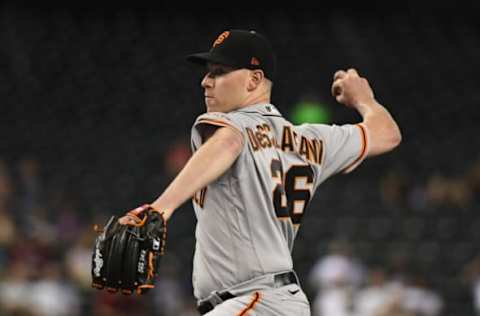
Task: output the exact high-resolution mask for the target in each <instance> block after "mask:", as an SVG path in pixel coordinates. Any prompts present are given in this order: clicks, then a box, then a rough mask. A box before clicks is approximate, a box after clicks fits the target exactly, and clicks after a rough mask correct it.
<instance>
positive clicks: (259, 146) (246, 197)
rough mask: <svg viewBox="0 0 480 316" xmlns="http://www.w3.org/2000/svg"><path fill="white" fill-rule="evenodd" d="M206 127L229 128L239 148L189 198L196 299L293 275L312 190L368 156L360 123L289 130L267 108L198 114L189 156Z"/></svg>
mask: <svg viewBox="0 0 480 316" xmlns="http://www.w3.org/2000/svg"><path fill="white" fill-rule="evenodd" d="M208 125H213V126H220V127H222V126H224V127H229V128H233V129H234V130H236V131H238V132H239V133H241V134H242V136H243V139H244V146H243V149H242V152H241V153H240V155H239V156H238V158H237V160H236V161H235V163H234V164H233V165H232V167H231V168H230V169H229V170H228V171H226V172H225V173H224V174H223V175H222V176H221V177H220V178H218V179H217V180H216V181H214V182H212V183H210V184H209V185H208V186H207V187H206V188H204V189H203V190H201V191H199V192H197V193H196V194H195V196H194V198H193V205H194V209H195V214H196V216H197V220H198V222H197V227H196V232H195V236H196V248H195V256H194V263H193V286H194V295H195V297H196V298H197V299H202V298H205V297H207V296H208V295H209V294H210V293H211V292H212V291H215V290H223V289H227V288H229V287H231V286H233V285H235V284H238V283H240V282H243V281H246V280H249V279H252V278H255V277H258V276H260V275H263V274H267V273H275V272H279V271H287V270H291V269H292V268H293V264H292V257H291V251H292V248H293V243H294V240H295V235H296V233H297V230H298V228H299V225H300V222H301V218H302V216H303V214H304V212H305V208H306V207H307V204H308V202H309V201H310V199H311V197H312V196H313V194H314V192H315V190H316V189H317V187H318V186H319V185H320V183H322V182H323V181H324V180H325V179H327V178H328V177H330V176H331V175H333V174H335V173H338V172H344V173H347V172H350V171H352V170H353V169H354V168H355V167H356V166H357V165H359V164H360V162H361V161H362V160H363V159H364V158H365V156H366V154H367V152H368V148H367V139H368V135H367V130H366V128H365V126H363V125H362V124H356V125H342V126H337V125H323V124H303V125H298V126H295V125H292V124H291V123H290V122H289V121H287V120H286V119H284V118H283V117H282V115H281V114H280V112H279V111H278V110H277V109H276V108H275V107H274V106H273V105H271V104H257V105H253V106H249V107H246V108H242V109H239V110H236V111H232V112H229V113H219V112H212V113H205V114H203V115H200V116H199V117H198V118H197V120H196V121H195V123H194V125H193V128H192V149H193V150H194V151H195V150H197V149H198V148H199V147H200V146H201V144H202V142H203V141H205V139H204V138H203V134H204V132H205V127H207V126H208ZM205 167H207V166H205Z"/></svg>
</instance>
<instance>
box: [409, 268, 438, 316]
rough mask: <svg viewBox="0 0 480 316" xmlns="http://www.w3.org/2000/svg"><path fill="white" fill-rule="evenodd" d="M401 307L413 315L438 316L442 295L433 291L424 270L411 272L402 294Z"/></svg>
mask: <svg viewBox="0 0 480 316" xmlns="http://www.w3.org/2000/svg"><path fill="white" fill-rule="evenodd" d="M401 304H402V307H403V308H404V309H405V310H406V311H407V312H411V313H413V314H414V315H415V316H439V315H441V313H442V309H443V305H444V302H443V299H442V297H441V296H440V295H439V294H438V293H436V291H434V290H433V289H432V288H431V287H430V285H429V283H428V281H427V278H426V277H425V272H416V273H413V274H412V276H411V278H410V281H409V282H407V284H406V285H405V289H404V290H403V294H402V302H401Z"/></svg>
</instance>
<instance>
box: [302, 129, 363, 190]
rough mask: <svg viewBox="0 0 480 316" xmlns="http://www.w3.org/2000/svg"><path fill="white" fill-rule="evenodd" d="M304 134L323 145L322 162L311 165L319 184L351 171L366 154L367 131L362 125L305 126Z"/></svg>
mask: <svg viewBox="0 0 480 316" xmlns="http://www.w3.org/2000/svg"><path fill="white" fill-rule="evenodd" d="M304 133H305V134H306V135H305V136H307V137H314V138H315V139H318V140H319V141H321V142H322V145H323V153H322V154H323V156H322V161H321V163H320V164H318V165H316V164H314V165H313V167H314V168H316V169H317V170H316V171H317V174H318V177H317V178H318V180H320V182H321V181H323V180H325V179H327V178H328V177H330V176H331V175H334V174H336V173H349V172H351V171H353V170H354V169H355V168H356V167H357V166H358V165H360V163H361V162H362V161H363V160H364V159H365V157H366V156H367V154H368V143H369V142H368V130H367V128H366V126H365V125H364V124H362V123H360V124H354V125H353V124H345V125H324V124H305V125H304ZM317 182H318V181H317Z"/></svg>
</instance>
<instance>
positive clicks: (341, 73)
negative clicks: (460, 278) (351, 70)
mask: <svg viewBox="0 0 480 316" xmlns="http://www.w3.org/2000/svg"><path fill="white" fill-rule="evenodd" d="M346 75H347V73H346V72H345V71H343V70H337V71H336V72H335V74H334V75H333V81H337V80H338V79H342V78H344V77H345V76H346Z"/></svg>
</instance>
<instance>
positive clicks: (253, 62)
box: [250, 57, 260, 66]
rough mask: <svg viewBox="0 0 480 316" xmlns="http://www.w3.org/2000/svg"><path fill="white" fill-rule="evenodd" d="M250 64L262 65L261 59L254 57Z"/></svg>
mask: <svg viewBox="0 0 480 316" xmlns="http://www.w3.org/2000/svg"><path fill="white" fill-rule="evenodd" d="M250 65H255V66H258V65H260V61H259V60H258V58H256V57H252V59H250Z"/></svg>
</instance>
